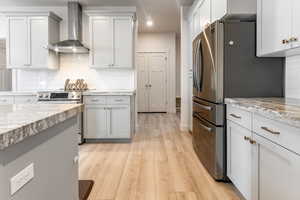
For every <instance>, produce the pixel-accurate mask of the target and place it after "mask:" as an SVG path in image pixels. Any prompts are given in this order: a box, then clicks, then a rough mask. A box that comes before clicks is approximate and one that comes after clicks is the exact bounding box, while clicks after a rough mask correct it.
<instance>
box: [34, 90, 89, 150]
mask: <svg viewBox="0 0 300 200" xmlns="http://www.w3.org/2000/svg"><path fill="white" fill-rule="evenodd" d="M38 103H45V104H81V103H82V93H81V92H65V91H41V92H38ZM76 134H78V144H82V143H83V142H84V139H83V114H81V115H79V116H78V129H77V131H76Z"/></svg>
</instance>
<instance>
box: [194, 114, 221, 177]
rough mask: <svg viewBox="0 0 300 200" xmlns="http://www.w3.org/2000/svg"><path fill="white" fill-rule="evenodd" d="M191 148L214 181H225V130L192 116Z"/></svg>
mask: <svg viewBox="0 0 300 200" xmlns="http://www.w3.org/2000/svg"><path fill="white" fill-rule="evenodd" d="M193 123H194V124H193V146H194V150H195V152H196V154H197V156H198V158H199V159H200V161H201V163H202V164H203V166H204V167H205V168H206V170H207V171H208V172H209V173H210V174H211V176H212V177H213V178H214V179H215V180H225V174H226V164H225V163H226V154H225V150H226V149H225V129H224V127H216V126H214V125H212V124H210V123H209V122H207V121H205V120H203V119H202V118H201V117H199V116H197V115H194V116H193Z"/></svg>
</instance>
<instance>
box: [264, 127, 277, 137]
mask: <svg viewBox="0 0 300 200" xmlns="http://www.w3.org/2000/svg"><path fill="white" fill-rule="evenodd" d="M261 129H262V130H264V131H267V132H269V133H271V134H273V135H280V132H278V131H273V130H271V129H269V128H268V127H265V126H262V127H261Z"/></svg>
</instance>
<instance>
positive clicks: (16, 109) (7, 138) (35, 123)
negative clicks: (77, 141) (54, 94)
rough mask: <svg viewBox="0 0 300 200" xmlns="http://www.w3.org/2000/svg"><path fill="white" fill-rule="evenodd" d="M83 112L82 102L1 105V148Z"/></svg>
mask: <svg viewBox="0 0 300 200" xmlns="http://www.w3.org/2000/svg"><path fill="white" fill-rule="evenodd" d="M80 112H82V105H81V104H28V105H0V150H3V149H5V148H7V147H9V146H11V145H14V144H17V143H19V142H21V141H23V140H25V139H26V138H28V137H31V136H34V135H36V134H38V133H40V132H42V131H44V130H46V129H48V128H50V127H53V126H54V125H56V124H59V123H61V122H63V121H65V120H67V119H70V118H72V117H74V116H76V115H77V114H78V113H80Z"/></svg>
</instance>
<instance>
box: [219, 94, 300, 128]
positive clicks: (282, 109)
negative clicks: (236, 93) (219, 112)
mask: <svg viewBox="0 0 300 200" xmlns="http://www.w3.org/2000/svg"><path fill="white" fill-rule="evenodd" d="M225 103H226V104H230V105H232V106H234V107H237V108H240V109H243V110H246V111H249V112H253V113H257V114H260V115H263V116H265V117H267V118H269V119H273V120H276V121H280V122H283V123H286V124H289V125H291V126H294V127H298V128H300V100H299V99H289V98H228V99H225Z"/></svg>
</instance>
